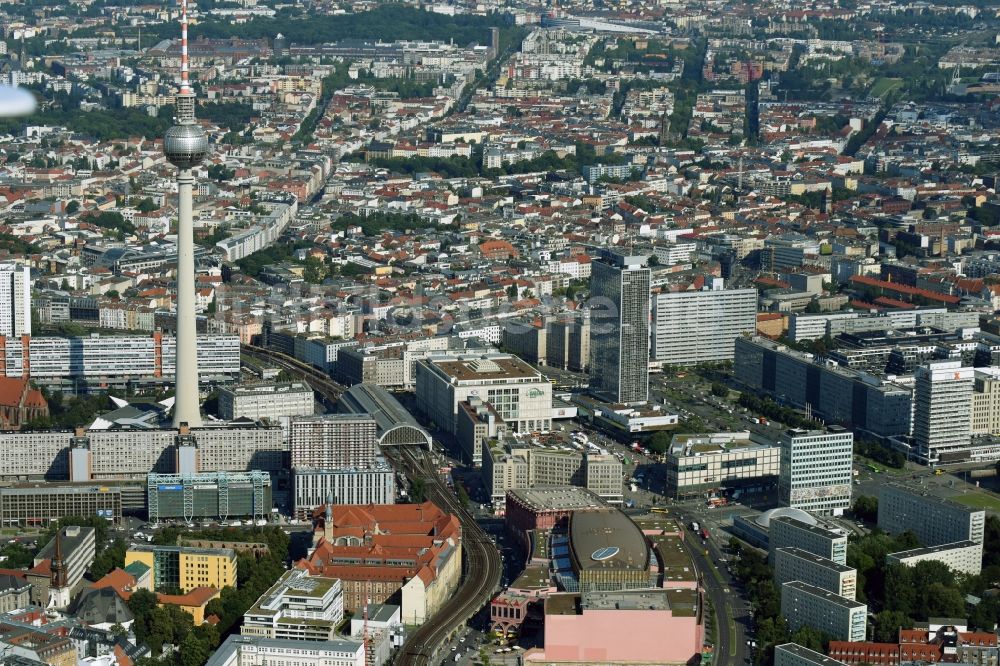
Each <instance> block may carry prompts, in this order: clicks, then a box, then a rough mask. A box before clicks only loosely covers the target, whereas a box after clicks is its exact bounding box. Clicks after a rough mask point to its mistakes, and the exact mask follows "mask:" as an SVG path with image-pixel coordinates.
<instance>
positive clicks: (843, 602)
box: [782, 580, 867, 609]
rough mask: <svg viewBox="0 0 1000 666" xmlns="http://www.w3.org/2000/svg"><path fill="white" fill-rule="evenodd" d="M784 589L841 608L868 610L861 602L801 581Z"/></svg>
mask: <svg viewBox="0 0 1000 666" xmlns="http://www.w3.org/2000/svg"><path fill="white" fill-rule="evenodd" d="M782 587H789V588H792V589H794V590H799V591H800V592H804V593H806V594H808V595H810V596H812V597H819V598H821V599H825V600H826V601H828V602H829V603H831V604H836V605H838V606H840V607H841V608H847V609H854V608H867V606H865V604H863V603H861V602H860V601H855V600H854V599H848V598H847V597H842V596H840V595H839V594H834V593H833V592H830V591H829V590H824V589H823V588H821V587H816V586H815V585H809V584H808V583H803V582H802V581H800V580H796V581H792V582H790V583H785V584H784V585H782Z"/></svg>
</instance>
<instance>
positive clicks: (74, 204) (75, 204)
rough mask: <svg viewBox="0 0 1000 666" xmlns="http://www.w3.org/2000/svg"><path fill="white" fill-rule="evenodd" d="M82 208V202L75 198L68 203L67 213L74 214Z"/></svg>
mask: <svg viewBox="0 0 1000 666" xmlns="http://www.w3.org/2000/svg"><path fill="white" fill-rule="evenodd" d="M78 210H80V202H79V201H77V200H76V199H73V200H72V201H70V202H69V203H68V204H66V214H67V215H73V214H74V213H76V211H78Z"/></svg>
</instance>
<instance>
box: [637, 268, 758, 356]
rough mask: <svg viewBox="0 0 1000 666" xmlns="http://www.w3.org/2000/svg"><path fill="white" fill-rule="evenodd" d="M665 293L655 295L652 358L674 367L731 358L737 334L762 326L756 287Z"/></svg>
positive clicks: (719, 281)
mask: <svg viewBox="0 0 1000 666" xmlns="http://www.w3.org/2000/svg"><path fill="white" fill-rule="evenodd" d="M717 282H718V283H720V286H719V288H718V289H711V290H708V289H705V290H701V291H675V292H663V293H659V294H656V296H654V297H653V337H652V343H651V349H652V359H653V360H654V361H658V362H660V363H664V364H666V365H672V366H678V365H679V366H686V365H697V364H698V363H704V362H717V361H731V360H733V355H734V349H735V347H734V345H735V343H736V338H738V337H740V336H743V335H752V334H753V333H754V332H756V330H757V290H756V289H722V288H721V282H722V280H721V279H718V280H717Z"/></svg>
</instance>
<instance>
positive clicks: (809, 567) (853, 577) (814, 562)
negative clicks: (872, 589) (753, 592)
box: [774, 548, 858, 599]
mask: <svg viewBox="0 0 1000 666" xmlns="http://www.w3.org/2000/svg"><path fill="white" fill-rule="evenodd" d="M795 580H798V581H802V582H803V583H808V584H809V585H813V586H815V587H819V588H822V589H824V590H827V591H829V592H833V593H834V594H836V595H837V596H840V597H845V598H847V599H854V596H855V594H856V593H857V587H858V572H857V570H856V569H852V568H851V567H848V566H844V565H843V564H837V563H836V562H834V561H833V560H828V559H826V558H825V557H820V556H819V555H814V554H813V553H810V552H808V551H805V550H802V549H801V548H778V549H776V550H775V551H774V582H775V583H777V584H778V586H779V587H780V586H781V585H784V584H785V583H790V582H792V581H795Z"/></svg>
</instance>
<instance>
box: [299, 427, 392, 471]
mask: <svg viewBox="0 0 1000 666" xmlns="http://www.w3.org/2000/svg"><path fill="white" fill-rule="evenodd" d="M289 444H290V447H291V451H292V468H293V469H294V468H297V467H309V468H312V469H341V468H348V467H370V466H371V465H374V464H375V456H376V452H377V445H376V441H375V419H374V418H372V417H371V416H367V415H354V414H324V415H322V416H300V417H296V418H294V419H292V422H291V435H290V439H289Z"/></svg>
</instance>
